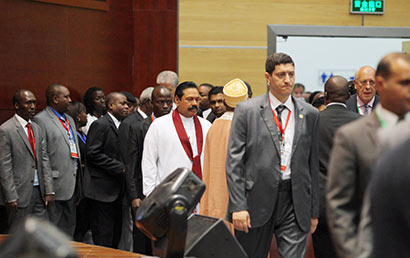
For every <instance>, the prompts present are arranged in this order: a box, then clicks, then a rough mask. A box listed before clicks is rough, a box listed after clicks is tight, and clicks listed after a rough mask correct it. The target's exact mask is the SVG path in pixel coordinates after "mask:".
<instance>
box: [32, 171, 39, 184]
mask: <svg viewBox="0 0 410 258" xmlns="http://www.w3.org/2000/svg"><path fill="white" fill-rule="evenodd" d="M39 184H40V183H39V181H38V173H37V169H34V181H33V186H38V185H39Z"/></svg>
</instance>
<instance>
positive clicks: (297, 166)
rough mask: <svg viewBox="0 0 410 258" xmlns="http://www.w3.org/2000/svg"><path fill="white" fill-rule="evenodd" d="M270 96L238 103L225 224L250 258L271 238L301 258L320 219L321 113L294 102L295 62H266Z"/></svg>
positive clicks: (279, 58)
mask: <svg viewBox="0 0 410 258" xmlns="http://www.w3.org/2000/svg"><path fill="white" fill-rule="evenodd" d="M265 78H266V81H267V83H268V85H269V88H270V90H269V92H268V93H267V94H265V95H263V96H259V97H256V98H253V99H251V100H248V101H245V102H242V103H239V104H238V105H237V107H236V109H235V114H234V117H233V120H232V126H231V133H230V138H229V144H228V155H227V162H226V174H227V183H228V191H229V203H228V211H227V213H228V214H227V219H228V220H229V221H230V222H232V223H233V224H234V227H235V235H236V237H237V238H238V240H239V242H240V243H241V245H242V246H243V247H244V249H245V251H246V252H247V254H248V256H249V257H253V258H254V257H260V258H262V257H263V258H265V257H266V256H267V254H268V251H269V247H270V244H271V241H272V237H273V234H275V236H276V240H277V244H278V250H279V253H280V256H281V257H303V255H304V252H305V249H306V239H307V236H308V233H309V231H310V232H312V233H313V232H314V231H315V229H316V225H317V223H318V216H319V186H318V174H319V155H318V142H317V139H318V132H319V128H318V127H319V113H318V111H317V110H316V109H315V108H313V107H312V106H310V105H309V104H307V103H304V102H301V101H298V100H296V99H295V98H293V97H292V96H291V93H292V90H293V86H294V82H295V66H294V62H293V60H292V58H291V57H290V56H288V55H286V54H283V53H276V54H273V55H271V56H269V57H268V58H267V60H266V73H265Z"/></svg>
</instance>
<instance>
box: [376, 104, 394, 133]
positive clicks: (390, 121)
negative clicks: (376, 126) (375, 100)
mask: <svg viewBox="0 0 410 258" xmlns="http://www.w3.org/2000/svg"><path fill="white" fill-rule="evenodd" d="M375 110H376V114H377V117H378V118H379V121H380V123H381V124H382V126H383V127H392V126H395V125H396V124H397V121H398V120H399V116H398V115H396V114H395V113H393V112H391V111H389V110H387V109H385V108H384V107H383V106H382V104H381V103H380V104H379V105H377V106H376V108H375Z"/></svg>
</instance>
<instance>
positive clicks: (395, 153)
mask: <svg viewBox="0 0 410 258" xmlns="http://www.w3.org/2000/svg"><path fill="white" fill-rule="evenodd" d="M407 129H408V128H407ZM409 152H410V138H409V139H407V140H405V141H404V142H402V144H400V145H399V146H396V147H395V148H393V149H392V150H390V151H388V152H386V153H384V154H383V155H382V156H381V157H380V159H379V160H378V162H377V164H376V166H375V169H374V170H373V173H374V174H373V177H372V179H371V183H370V186H369V188H370V193H371V194H370V195H371V207H372V220H373V221H372V228H373V232H374V235H373V240H374V249H373V256H372V257H375V258H381V257H383V258H384V257H410V248H409V244H408V239H409V238H410V205H409V202H410V188H409V185H410V173H409V168H410V159H409Z"/></svg>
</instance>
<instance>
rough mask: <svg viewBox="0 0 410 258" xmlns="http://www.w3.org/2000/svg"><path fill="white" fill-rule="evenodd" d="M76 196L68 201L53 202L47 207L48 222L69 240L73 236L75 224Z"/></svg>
mask: <svg viewBox="0 0 410 258" xmlns="http://www.w3.org/2000/svg"><path fill="white" fill-rule="evenodd" d="M76 199H77V198H76V194H73V196H72V197H71V199H70V200H68V201H55V202H54V203H53V204H52V205H50V206H49V207H48V216H49V217H50V221H51V222H52V223H53V224H54V225H56V226H57V228H59V229H60V230H62V231H63V232H64V233H66V234H67V235H68V236H69V237H70V238H72V237H73V236H74V230H75V223H76V208H77V207H76Z"/></svg>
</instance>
